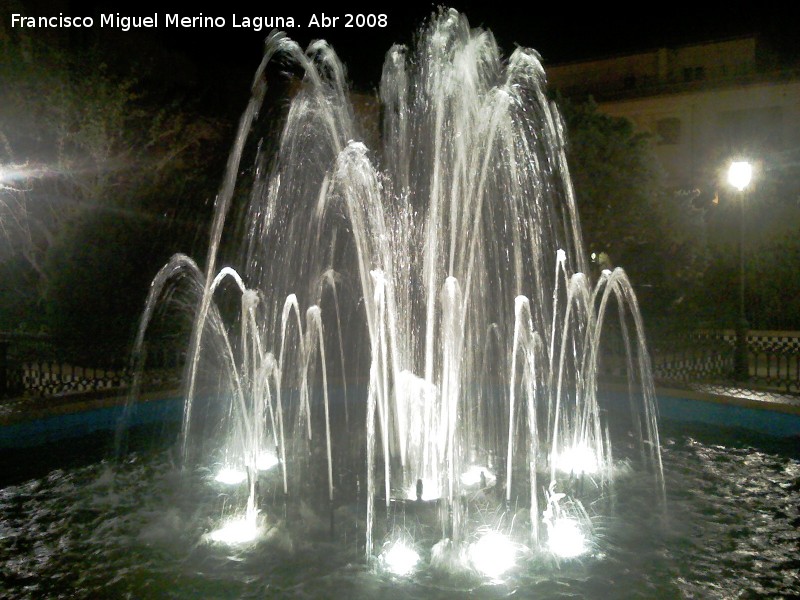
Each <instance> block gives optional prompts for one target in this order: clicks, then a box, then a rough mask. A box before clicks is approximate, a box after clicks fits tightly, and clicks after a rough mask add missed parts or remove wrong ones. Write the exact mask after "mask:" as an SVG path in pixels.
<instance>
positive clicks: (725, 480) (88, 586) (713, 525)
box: [0, 423, 800, 599]
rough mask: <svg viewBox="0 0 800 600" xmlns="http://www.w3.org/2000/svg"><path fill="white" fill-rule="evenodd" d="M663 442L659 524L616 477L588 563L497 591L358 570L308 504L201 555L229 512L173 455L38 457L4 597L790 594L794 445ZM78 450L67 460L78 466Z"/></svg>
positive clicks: (651, 508) (539, 567)
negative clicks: (45, 464)
mask: <svg viewBox="0 0 800 600" xmlns="http://www.w3.org/2000/svg"><path fill="white" fill-rule="evenodd" d="M662 439H663V440H665V441H664V447H663V459H664V469H665V477H666V485H667V502H666V509H663V508H660V507H659V506H658V503H657V502H656V501H655V499H654V495H653V493H652V491H651V490H650V489H648V488H649V480H648V478H646V477H644V476H640V475H637V474H635V473H629V474H627V475H625V474H623V475H620V476H619V477H618V478H617V480H616V484H615V488H614V492H613V494H606V495H604V497H602V498H598V499H596V500H595V501H593V502H590V503H589V504H588V505H587V511H588V512H589V514H590V515H592V518H593V525H594V533H595V538H594V540H593V544H592V552H591V553H589V554H588V555H585V556H583V557H581V559H579V560H571V561H562V562H561V563H560V564H556V563H555V561H554V560H553V559H552V558H549V557H547V556H543V555H541V554H535V553H529V552H528V553H526V552H522V553H520V559H519V564H518V566H517V567H516V568H515V569H514V570H512V571H511V572H510V573H509V574H508V575H507V576H506V577H505V578H504V579H503V580H501V581H487V580H486V579H484V578H481V577H480V576H478V575H476V574H475V573H471V572H466V571H462V572H460V573H455V574H453V573H445V572H441V571H437V570H435V569H433V568H431V567H429V566H424V567H422V568H420V569H419V570H418V571H417V572H416V573H415V574H414V575H412V576H410V577H407V578H398V577H394V576H391V575H388V574H386V573H382V572H380V571H379V570H377V569H371V568H369V567H368V566H367V565H366V564H365V561H364V558H363V528H362V527H363V510H362V509H361V508H360V507H359V506H357V505H356V504H355V503H354V504H352V505H344V506H341V507H340V508H339V509H338V510H337V511H336V521H337V533H336V536H335V537H334V538H333V540H332V538H331V537H330V531H329V528H328V519H327V516H320V515H321V513H320V512H319V511H317V512H315V509H314V507H313V502H312V501H310V500H309V502H308V503H306V502H297V501H294V500H293V501H292V502H293V504H292V506H289V507H287V506H285V505H283V506H281V503H280V502H272V503H269V498H268V499H267V500H268V504H267V506H265V507H264V512H265V513H266V514H267V524H268V531H267V533H266V534H265V535H264V537H263V539H262V540H261V541H260V542H259V543H257V544H256V545H254V546H251V547H249V548H246V549H239V550H236V549H231V548H229V547H225V546H220V545H213V544H209V543H206V542H204V541H203V540H202V536H203V534H204V533H207V532H208V531H210V530H211V529H213V528H214V527H215V520H214V516H215V515H216V516H218V515H219V514H220V512H221V511H224V509H225V506H226V503H227V502H228V500H229V498H228V497H227V495H226V494H227V492H226V491H225V490H221V489H219V488H215V487H214V486H213V485H209V484H208V483H207V481H205V482H204V481H203V477H206V478H207V475H208V474H203V473H196V474H193V475H192V476H187V475H185V474H181V473H180V471H179V470H177V469H176V468H175V467H174V464H173V461H172V459H171V453H170V452H169V451H163V450H162V451H158V452H149V453H145V452H140V453H136V454H132V455H130V456H129V458H128V459H127V461H126V462H125V463H124V464H123V465H121V466H116V467H113V468H112V466H111V465H110V463H107V462H105V461H97V460H95V459H94V457H92V460H93V461H94V462H91V463H90V464H83V465H81V464H79V461H77V460H76V458H75V456H74V453H73V455H70V454H69V452H68V451H67V449H66V448H65V449H64V456H66V457H68V458H69V460H68V461H67V462H66V463H59V462H58V459H59V456H58V455H57V454H55V455H54V454H52V453H51V454H50V460H51V464H62V465H64V468H61V469H55V470H50V471H49V472H46V473H44V474H41V473H40V471H41V470H42V469H41V468H38V469H35V468H34V469H33V470H32V475H34V476H35V478H29V479H27V480H24V481H21V480H20V481H14V482H12V483H7V484H6V485H5V487H3V488H2V489H0V597H3V598H5V597H7V598H275V597H277V598H282V597H286V598H383V599H387V598H467V597H470V598H472V597H485V598H502V597H518V598H598V599H599V598H762V597H797V596H798V595H800V460H798V456H799V454H798V451H797V450H798V449H797V443H796V442H797V441H796V440H793V441H783V442H778V441H776V440H770V439H764V438H761V439H760V440H758V439H744V438H743V437H742V432H736V431H732V430H731V431H728V432H724V433H720V431H719V429H718V428H717V429H714V430H712V429H707V430H704V431H701V430H698V429H697V428H694V429H692V430H691V431H689V430H688V429H687V428H686V427H685V426H677V425H671V424H669V423H667V424H664V425H662ZM701 440H702V441H701ZM85 444H86V442H85V441H84V446H79V448H83V450H84V451H85V450H86V448H87V447H88V446H86V445H85ZM54 451H55V449H51V452H54ZM89 456H91V453H88V452H87V457H89ZM39 458H40V459H42V460H43V459H44V457H39ZM32 468H33V467H32ZM18 470H19V469H18ZM18 470H17V471H15V472H18ZM14 479H15V480H17V479H21V478H20V477H18V476H17V477H15V478H14ZM267 495H268V494H267ZM489 512H491V511H489ZM521 512H522V511H521ZM379 529H380V527H379ZM384 530H385V526H384ZM426 544H427V548H421V550H422V553H423V561H424V564H425V565H427V564H428V561H429V558H430V554H429V552H430V544H429V543H427V542H426ZM376 545H378V546H379V545H380V544H379V543H376Z"/></svg>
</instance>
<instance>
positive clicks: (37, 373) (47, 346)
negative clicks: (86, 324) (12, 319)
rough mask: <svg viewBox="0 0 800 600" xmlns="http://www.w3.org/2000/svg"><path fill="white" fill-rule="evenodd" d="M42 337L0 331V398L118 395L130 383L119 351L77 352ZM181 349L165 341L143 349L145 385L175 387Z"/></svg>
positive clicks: (124, 356) (123, 353)
mask: <svg viewBox="0 0 800 600" xmlns="http://www.w3.org/2000/svg"><path fill="white" fill-rule="evenodd" d="M69 347H70V345H69V344H67V345H64V344H56V343H55V342H54V340H53V339H52V338H50V337H48V336H46V335H39V334H19V333H2V332H0V398H13V397H16V398H18V397H49V396H58V395H64V394H70V393H79V392H93V391H102V390H108V391H113V390H122V389H123V388H126V387H127V386H129V385H130V383H131V368H130V356H129V354H128V353H127V352H126V351H125V350H124V349H123V350H120V349H119V348H111V347H110V348H108V349H105V348H102V347H99V346H97V345H93V347H92V348H91V352H88V353H87V352H80V351H76V350H75V349H74V348H72V349H65V348H69ZM184 358H185V357H184V350H183V349H182V348H179V347H178V346H177V345H175V344H171V343H169V342H166V343H163V344H160V345H156V346H152V345H151V346H149V347H148V348H147V362H146V368H147V374H146V377H145V381H147V382H152V383H154V384H167V383H169V382H170V381H174V382H176V383H177V382H178V380H179V376H180V370H181V367H182V365H183V361H184Z"/></svg>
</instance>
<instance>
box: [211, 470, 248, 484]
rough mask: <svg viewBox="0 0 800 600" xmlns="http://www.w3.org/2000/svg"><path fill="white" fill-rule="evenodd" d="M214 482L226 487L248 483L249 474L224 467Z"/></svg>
mask: <svg viewBox="0 0 800 600" xmlns="http://www.w3.org/2000/svg"><path fill="white" fill-rule="evenodd" d="M214 481H216V482H218V483H223V484H225V485H239V484H240V483H244V482H245V481H247V473H246V472H245V471H242V470H241V469H234V468H233V467H223V468H222V469H220V470H219V473H217V475H216V476H215V477H214Z"/></svg>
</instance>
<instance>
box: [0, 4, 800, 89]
mask: <svg viewBox="0 0 800 600" xmlns="http://www.w3.org/2000/svg"><path fill="white" fill-rule="evenodd" d="M0 4H1V3H0ZM6 6H8V4H7V3H6ZM11 6H14V2H11ZM18 6H19V3H18ZM252 6H258V7H259V8H258V12H255V10H254V9H252V8H250V7H252ZM438 6H440V4H439V3H436V2H421V1H419V0H409V1H408V2H402V3H395V2H392V3H388V2H387V3H385V4H381V3H374V4H373V5H372V7H371V8H370V9H366V10H365V9H364V8H360V9H359V8H357V7H356V6H348V5H347V4H334V3H330V4H312V3H287V2H284V3H272V2H264V3H259V4H256V5H253V4H250V3H248V4H241V5H240V4H238V3H236V2H229V3H226V2H219V3H215V4H203V5H197V4H196V5H186V4H185V3H170V2H162V3H153V2H149V1H148V0H145V1H144V2H137V3H130V2H128V3H119V2H116V3H115V2H108V1H102V0H95V1H86V0H50V1H47V0H33V1H28V2H25V3H24V7H25V8H24V10H25V12H26V13H27V14H29V15H57V14H58V13H59V12H62V13H63V14H65V15H73V16H74V15H85V14H97V13H98V12H120V13H122V14H127V15H136V14H140V15H147V14H152V13H153V12H156V11H157V12H159V13H162V14H164V13H174V12H178V13H181V14H182V15H186V16H192V15H197V14H199V13H200V12H202V13H203V14H205V15H214V16H217V15H219V16H224V17H226V18H227V19H228V21H229V23H230V19H231V13H234V12H235V13H237V14H238V15H251V16H253V15H256V14H261V15H263V16H293V17H294V18H295V20H296V22H297V23H299V24H301V25H302V27H295V29H294V30H292V31H290V32H289V35H290V36H291V37H293V38H294V39H296V40H297V41H298V42H300V43H301V45H303V46H305V45H306V44H307V43H308V42H309V41H311V40H312V39H316V38H323V39H326V40H328V41H329V42H330V43H331V44H332V45H333V47H334V49H335V50H336V51H337V53H338V54H339V55H340V57H341V58H342V60H343V61H344V63H345V65H346V66H347V70H348V71H347V72H348V76H349V78H350V80H351V81H352V83H353V84H354V86H355V87H357V88H360V89H364V90H368V89H370V88H374V87H375V86H376V85H377V83H378V80H379V78H380V71H381V65H382V62H383V56H384V54H385V52H386V50H388V48H389V47H390V46H391V44H393V43H410V42H411V41H412V39H413V34H414V32H415V31H416V30H417V29H418V28H419V26H420V24H421V23H423V22H424V21H425V19H426V18H428V17H429V16H430V15H431V14H432V13H433V12H434V11H435V10H436V9H437V7H438ZM448 6H452V7H453V8H455V9H457V10H459V11H461V12H463V13H464V14H465V15H466V16H467V18H468V19H469V21H470V24H471V25H472V26H473V27H478V26H480V27H484V28H487V29H490V30H491V31H492V32H493V33H494V34H495V37H496V39H497V41H498V43H499V45H500V47H501V48H502V50H503V51H504V54H505V55H508V54H509V53H510V52H511V51H512V50H513V49H514V47H515V46H516V45H521V46H528V47H532V48H534V49H536V50H537V51H539V53H540V54H541V55H542V58H543V60H544V63H545V66H547V64H554V63H559V62H565V61H570V60H576V59H580V58H587V57H596V56H603V55H609V54H615V53H620V52H626V51H633V50H640V49H650V48H654V47H658V46H662V45H673V44H681V43H688V42H693V41H703V40H709V39H716V38H721V37H730V36H737V35H743V34H750V33H762V34H764V35H765V36H767V37H768V38H769V39H770V40H771V42H772V43H773V44H774V45H775V46H776V48H777V49H778V51H779V52H781V53H782V54H785V55H792V54H796V53H797V45H798V43H797V40H796V38H797V37H798V36H797V34H796V28H795V27H794V26H793V23H794V20H793V19H792V18H791V17H789V16H788V15H785V14H782V13H781V12H780V11H779V10H777V9H772V10H765V7H764V5H763V4H761V5H758V6H754V5H753V4H752V3H744V2H738V3H736V2H734V3H728V4H727V5H726V6H725V8H724V9H720V8H719V7H707V6H700V5H698V3H696V2H695V3H683V4H681V3H677V4H675V3H672V4H665V3H656V4H650V5H639V6H637V7H636V8H635V9H631V8H627V6H630V5H626V8H623V7H622V6H621V5H620V4H616V5H615V4H614V3H595V5H594V6H593V7H589V8H587V7H586V6H585V5H584V6H582V7H580V8H578V6H577V5H576V4H574V3H558V2H556V3H539V4H536V3H527V4H524V5H520V3H514V4H513V6H514V7H513V8H512V4H511V3H505V4H504V3H497V2H477V1H461V2H451V3H450V4H449V5H448ZM339 7H344V8H339ZM754 9H756V10H757V12H753V10H754ZM367 10H369V11H371V12H374V13H384V14H386V15H387V17H388V19H387V21H388V26H387V27H385V28H372V29H369V28H365V29H345V28H343V27H336V28H326V29H309V28H307V27H306V24H307V22H308V20H309V18H310V16H311V15H312V14H315V13H316V14H321V13H323V12H324V13H325V14H327V15H331V16H333V15H344V14H345V13H347V12H366V11H367ZM5 19H8V17H7V16H5V17H4V20H5ZM340 22H341V20H340ZM98 29H99V28H98V27H97V26H95V33H97V30H98ZM267 33H268V32H267V31H261V32H254V31H250V30H242V29H239V30H235V29H232V28H230V27H226V28H225V29H224V30H219V29H195V30H175V29H166V28H163V27H161V28H159V29H158V30H150V31H147V32H145V35H148V36H151V37H152V38H154V39H155V40H157V43H159V44H162V45H164V46H165V47H166V48H168V49H170V50H171V51H177V52H180V53H182V54H184V55H185V56H186V57H187V59H188V60H189V61H190V62H192V63H194V64H195V65H201V66H200V69H201V70H203V68H204V67H203V66H202V65H207V66H208V68H209V71H211V72H219V71H220V70H221V71H223V72H225V71H226V70H227V71H228V72H229V73H230V74H231V75H232V74H233V73H239V72H250V73H252V72H253V71H254V70H255V67H256V66H257V64H258V62H259V59H260V53H261V48H262V44H263V40H264V38H265V37H266V34H267ZM102 35H105V36H106V37H107V38H114V39H115V41H116V42H117V43H126V42H125V40H126V39H127V40H128V41H131V40H134V39H136V36H137V35H139V34H138V33H134V34H129V33H124V32H122V31H119V30H106V31H103V32H102ZM73 37H74V40H76V43H78V44H80V43H82V42H83V41H84V39H85V38H83V37H81V35H80V33H78V34H77V35H75V36H73ZM130 51H131V52H136V45H135V44H133V47H132V48H131V49H130ZM232 76H233V75H232Z"/></svg>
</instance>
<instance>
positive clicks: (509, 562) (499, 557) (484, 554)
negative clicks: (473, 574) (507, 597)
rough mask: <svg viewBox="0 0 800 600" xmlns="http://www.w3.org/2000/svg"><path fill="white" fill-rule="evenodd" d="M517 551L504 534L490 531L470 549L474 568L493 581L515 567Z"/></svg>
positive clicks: (470, 558) (470, 557)
mask: <svg viewBox="0 0 800 600" xmlns="http://www.w3.org/2000/svg"><path fill="white" fill-rule="evenodd" d="M516 558H517V549H516V547H515V545H514V543H513V542H512V541H511V540H510V539H508V537H506V536H505V535H503V534H502V533H498V532H497V531H490V532H489V533H487V534H485V535H484V536H483V537H482V538H481V539H479V540H478V541H477V542H475V543H473V544H471V545H470V547H469V560H470V562H471V563H472V566H473V567H474V568H475V569H477V570H478V571H480V572H481V573H483V574H484V575H486V576H487V577H491V578H492V579H497V578H498V577H500V576H501V575H502V574H503V573H505V572H506V571H508V570H509V569H511V568H512V567H513V566H514V563H515V562H516Z"/></svg>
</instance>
